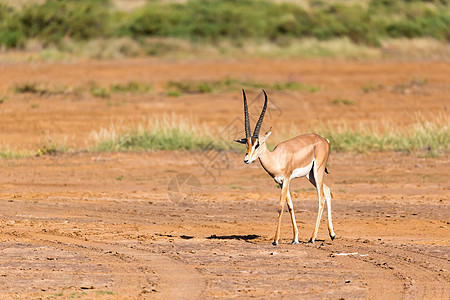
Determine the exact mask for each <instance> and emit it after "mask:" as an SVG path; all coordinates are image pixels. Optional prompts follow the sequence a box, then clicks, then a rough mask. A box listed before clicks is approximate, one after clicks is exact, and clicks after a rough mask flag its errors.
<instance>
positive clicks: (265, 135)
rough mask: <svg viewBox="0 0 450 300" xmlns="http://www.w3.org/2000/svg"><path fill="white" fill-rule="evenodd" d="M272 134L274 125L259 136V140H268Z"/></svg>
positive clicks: (262, 141)
mask: <svg viewBox="0 0 450 300" xmlns="http://www.w3.org/2000/svg"><path fill="white" fill-rule="evenodd" d="M271 134H272V127H270V129H269V130H268V131H267V132H266V133H264V136H263V137H261V138H259V142H260V143H261V144H262V143H264V142H265V141H266V139H267V138H268V137H269V136H270V135H271Z"/></svg>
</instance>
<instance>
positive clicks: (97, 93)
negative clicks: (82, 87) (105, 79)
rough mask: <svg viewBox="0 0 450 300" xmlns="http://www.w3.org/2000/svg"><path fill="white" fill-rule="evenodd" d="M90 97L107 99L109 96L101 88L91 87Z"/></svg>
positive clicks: (105, 90) (107, 92) (104, 89)
mask: <svg viewBox="0 0 450 300" xmlns="http://www.w3.org/2000/svg"><path fill="white" fill-rule="evenodd" d="M89 91H90V92H91V95H92V96H94V97H98V98H109V97H110V96H111V94H110V92H109V91H108V90H107V89H106V88H105V87H102V86H97V85H93V86H91V88H90V89H89Z"/></svg>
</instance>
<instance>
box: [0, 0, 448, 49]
mask: <svg viewBox="0 0 450 300" xmlns="http://www.w3.org/2000/svg"><path fill="white" fill-rule="evenodd" d="M449 12H450V4H449V1H447V0H427V1H416V0H370V1H350V0H347V1H344V0H341V1H322V0H309V1H307V0H305V1H268V0H214V1H211V0H189V1H157V0H156V1H155V0H154V1H140V0H138V1H123V0H122V1H121V0H73V1H66V0H46V1H38V0H36V1H32V0H22V1H12V0H5V1H2V3H1V4H0V47H1V48H2V49H3V51H5V50H8V49H22V50H23V49H25V50H26V49H40V50H42V49H49V48H52V49H57V50H58V51H62V52H64V51H65V52H75V51H77V50H76V49H78V50H79V49H80V47H79V46H77V45H81V44H83V45H86V43H89V42H93V41H96V42H97V43H99V40H100V41H102V42H103V43H106V42H105V41H108V45H110V44H111V43H113V44H114V45H115V46H114V47H115V48H116V50H117V51H118V52H120V54H121V55H123V56H138V55H159V54H163V53H165V52H170V51H173V50H176V49H178V48H180V47H183V44H182V43H186V42H187V43H188V44H196V45H209V46H210V45H212V46H216V47H221V46H223V44H224V43H226V44H228V45H231V47H243V46H244V45H245V44H247V43H252V44H271V45H276V46H277V47H281V48H283V47H284V48H288V47H290V46H292V44H293V43H295V42H296V41H298V40H302V39H303V40H304V39H313V40H314V41H330V40H336V39H345V41H347V43H350V44H352V45H357V46H363V47H371V48H379V47H381V46H382V43H383V41H384V40H387V39H402V38H407V39H412V38H428V39H432V40H436V41H440V42H441V43H444V44H447V43H448V42H449V41H450V13H449ZM180 41H181V42H180ZM309 41H311V40H309ZM97 46H99V45H98V44H97ZM77 47H78V48H77ZM102 47H103V48H104V47H105V45H103V46H102Z"/></svg>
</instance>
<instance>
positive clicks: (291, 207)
mask: <svg viewBox="0 0 450 300" xmlns="http://www.w3.org/2000/svg"><path fill="white" fill-rule="evenodd" d="M286 195H287V197H286V202H287V205H288V209H289V213H290V214H291V222H292V230H293V231H294V238H293V239H292V244H298V228H297V222H296V221H295V214H294V204H293V203H292V199H291V193H290V192H289V190H288V191H287V194H286Z"/></svg>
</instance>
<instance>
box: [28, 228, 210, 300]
mask: <svg viewBox="0 0 450 300" xmlns="http://www.w3.org/2000/svg"><path fill="white" fill-rule="evenodd" d="M26 236H27V240H28V241H30V240H34V241H37V242H39V243H41V244H47V245H55V244H57V245H58V246H59V247H61V246H62V247H64V248H67V249H73V248H74V247H76V248H77V249H78V250H80V249H82V251H83V252H87V253H88V255H89V256H93V255H94V256H98V252H99V251H100V252H101V253H102V254H105V253H112V254H115V256H116V257H118V258H120V259H121V260H122V263H120V264H118V265H114V264H113V265H111V261H110V260H107V261H106V262H105V264H107V265H108V266H109V267H111V269H112V270H114V271H115V272H116V274H119V275H120V276H119V277H120V281H121V282H120V284H119V296H121V297H123V296H124V295H127V296H129V297H130V298H135V297H136V296H145V293H148V292H150V291H147V290H143V289H142V285H145V284H147V283H148V282H147V281H146V276H145V274H138V273H137V272H138V269H139V268H138V267H137V265H136V261H135V260H140V261H141V262H142V263H148V264H149V265H148V267H149V268H150V269H151V270H153V271H154V272H155V273H156V276H157V277H158V282H157V288H158V290H157V292H155V293H152V294H151V298H153V299H197V298H199V297H200V293H201V291H202V290H203V287H204V282H203V278H202V277H201V275H200V274H199V273H198V272H197V270H195V268H193V267H190V266H187V265H185V264H183V263H181V262H178V261H175V260H173V259H170V258H168V257H165V256H162V255H160V254H156V253H151V252H148V251H143V249H136V248H133V247H128V246H126V245H121V244H118V243H114V244H112V243H101V242H94V241H85V240H80V239H76V238H71V237H66V236H63V235H55V234H45V233H32V234H30V232H28V233H26ZM96 252H97V255H95V253H96ZM102 256H103V255H102ZM103 257H104V256H103ZM126 260H127V261H128V262H126ZM129 260H132V261H131V262H129ZM132 295H134V296H132Z"/></svg>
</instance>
